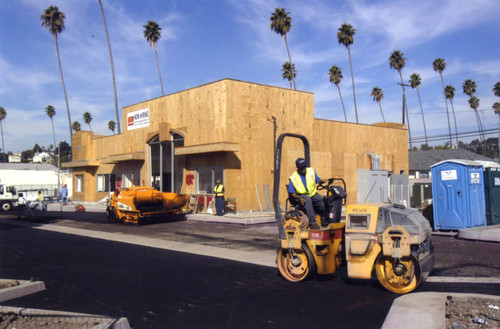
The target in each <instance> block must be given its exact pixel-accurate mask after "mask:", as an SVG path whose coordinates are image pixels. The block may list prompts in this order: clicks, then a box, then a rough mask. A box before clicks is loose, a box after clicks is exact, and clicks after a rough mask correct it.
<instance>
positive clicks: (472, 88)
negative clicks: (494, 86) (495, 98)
mask: <svg viewBox="0 0 500 329" xmlns="http://www.w3.org/2000/svg"><path fill="white" fill-rule="evenodd" d="M476 89H477V85H476V83H475V82H474V81H472V80H471V79H467V80H465V81H464V84H463V85H462V90H463V92H464V94H466V95H468V96H470V97H472V96H474V93H475V92H476Z"/></svg>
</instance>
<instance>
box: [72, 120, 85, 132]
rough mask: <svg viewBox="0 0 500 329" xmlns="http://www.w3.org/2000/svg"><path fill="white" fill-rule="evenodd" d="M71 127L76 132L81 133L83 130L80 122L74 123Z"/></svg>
mask: <svg viewBox="0 0 500 329" xmlns="http://www.w3.org/2000/svg"><path fill="white" fill-rule="evenodd" d="M71 127H72V128H73V130H74V131H75V132H76V131H80V130H81V129H82V125H81V124H80V122H78V121H75V122H73V125H72V126H71Z"/></svg>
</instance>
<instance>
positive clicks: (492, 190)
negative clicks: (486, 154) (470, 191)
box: [476, 161, 500, 225]
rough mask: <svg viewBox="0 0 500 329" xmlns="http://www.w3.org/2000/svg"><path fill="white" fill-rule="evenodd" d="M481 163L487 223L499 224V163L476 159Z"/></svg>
mask: <svg viewBox="0 0 500 329" xmlns="http://www.w3.org/2000/svg"><path fill="white" fill-rule="evenodd" d="M476 162H479V163H481V164H482V165H483V175H484V198H485V203H486V223H487V225H500V164H498V163H496V162H492V161H476Z"/></svg>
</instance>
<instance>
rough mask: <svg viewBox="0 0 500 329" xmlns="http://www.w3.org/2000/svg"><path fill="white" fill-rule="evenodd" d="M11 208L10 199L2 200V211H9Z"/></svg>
mask: <svg viewBox="0 0 500 329" xmlns="http://www.w3.org/2000/svg"><path fill="white" fill-rule="evenodd" d="M11 209H12V202H10V201H3V202H2V211H9V210H11Z"/></svg>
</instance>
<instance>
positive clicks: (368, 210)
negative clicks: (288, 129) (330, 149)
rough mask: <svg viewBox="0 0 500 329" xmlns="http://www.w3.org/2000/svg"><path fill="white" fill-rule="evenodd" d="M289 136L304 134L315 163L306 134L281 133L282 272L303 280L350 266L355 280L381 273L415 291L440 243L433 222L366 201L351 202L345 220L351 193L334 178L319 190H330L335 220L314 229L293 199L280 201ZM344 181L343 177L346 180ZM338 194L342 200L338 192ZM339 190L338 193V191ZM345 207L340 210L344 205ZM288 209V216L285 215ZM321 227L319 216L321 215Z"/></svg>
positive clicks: (395, 287) (385, 281)
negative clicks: (435, 243)
mask: <svg viewBox="0 0 500 329" xmlns="http://www.w3.org/2000/svg"><path fill="white" fill-rule="evenodd" d="M286 137H293V138H299V139H301V140H302V142H303V144H304V151H305V152H304V158H305V159H306V161H307V162H308V163H309V159H310V151H309V142H308V141H307V139H306V138H305V137H304V136H302V135H296V134H290V133H285V134H282V135H280V136H279V138H278V141H277V144H276V153H275V159H274V190H273V205H274V211H275V218H276V223H277V225H278V230H279V235H280V240H281V245H280V246H279V248H278V254H277V265H278V269H279V272H280V273H281V275H282V276H283V277H284V278H285V279H287V280H289V281H291V282H301V281H303V280H305V279H306V278H308V277H311V276H313V275H315V274H333V273H335V272H336V271H337V270H338V269H339V268H340V267H342V266H347V276H348V277H349V278H352V279H368V280H369V279H371V278H372V275H373V273H375V275H376V277H377V279H378V281H379V282H380V284H381V285H382V286H383V287H384V288H386V289H387V290H389V291H391V292H394V293H397V294H405V293H408V292H411V291H413V290H415V289H416V288H417V287H418V285H419V284H420V283H422V282H423V281H424V280H425V279H426V277H427V276H428V274H429V273H430V272H431V271H432V269H433V268H434V247H433V245H432V239H431V238H432V236H431V232H432V229H431V227H430V224H429V222H428V221H427V219H426V218H425V217H423V216H422V215H421V214H420V213H419V212H418V211H416V210H414V209H408V208H406V207H405V206H403V205H398V204H383V203H362V204H351V205H347V206H346V214H345V220H341V216H340V210H341V207H342V203H340V202H338V199H339V198H340V199H343V200H344V202H345V197H346V194H345V193H342V190H345V184H344V188H342V186H335V185H334V184H333V183H334V182H335V181H336V180H338V179H334V178H332V179H329V180H328V182H327V183H325V184H324V185H321V186H318V191H320V190H324V191H326V193H325V195H324V202H325V207H326V214H327V217H328V218H329V223H327V226H326V227H323V228H320V229H311V228H310V223H309V220H308V217H307V216H306V214H305V213H304V212H303V211H301V209H300V207H298V206H294V205H293V202H292V203H291V202H290V201H289V200H287V202H286V209H285V211H284V212H282V210H281V207H280V202H279V188H280V182H279V180H280V171H281V168H280V167H281V151H282V144H283V140H284V138H286ZM341 181H342V180H341ZM339 190H340V192H341V193H337V194H336V196H337V200H336V201H337V202H332V201H334V200H333V199H335V191H339ZM332 194H333V195H332ZM339 207H340V208H339ZM283 213H284V215H283ZM316 221H317V223H316V224H318V226H321V221H320V218H319V216H316Z"/></svg>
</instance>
